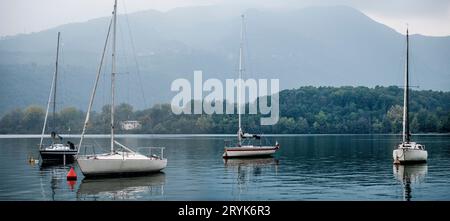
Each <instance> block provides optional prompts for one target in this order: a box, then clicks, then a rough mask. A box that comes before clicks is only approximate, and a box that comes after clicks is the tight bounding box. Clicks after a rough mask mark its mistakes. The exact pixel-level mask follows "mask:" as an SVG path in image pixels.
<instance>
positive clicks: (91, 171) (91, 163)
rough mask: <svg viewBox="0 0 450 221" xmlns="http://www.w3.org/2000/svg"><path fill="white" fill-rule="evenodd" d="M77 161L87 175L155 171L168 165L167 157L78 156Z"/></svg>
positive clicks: (113, 174) (114, 174)
mask: <svg viewBox="0 0 450 221" xmlns="http://www.w3.org/2000/svg"><path fill="white" fill-rule="evenodd" d="M77 162H78V165H79V166H80V169H81V172H82V173H83V175H84V176H86V177H91V176H116V175H119V176H120V175H127V174H128V175H129V174H144V173H155V172H159V171H161V170H162V169H164V168H165V167H166V166H167V159H101V160H99V159H96V158H90V159H89V158H78V159H77Z"/></svg>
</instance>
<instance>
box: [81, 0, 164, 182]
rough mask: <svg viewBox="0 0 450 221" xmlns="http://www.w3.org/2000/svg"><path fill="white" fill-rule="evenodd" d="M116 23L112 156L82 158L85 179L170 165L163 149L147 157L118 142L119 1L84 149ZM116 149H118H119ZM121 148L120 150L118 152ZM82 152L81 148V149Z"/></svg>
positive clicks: (113, 71)
mask: <svg viewBox="0 0 450 221" xmlns="http://www.w3.org/2000/svg"><path fill="white" fill-rule="evenodd" d="M111 24H112V28H113V30H112V73H111V142H110V149H111V151H110V152H109V153H104V154H93V155H78V157H77V162H78V165H79V166H80V169H81V171H82V173H83V175H84V176H87V177H89V176H100V175H122V174H136V173H150V172H159V171H161V170H162V169H164V168H165V167H166V166H167V159H165V158H164V156H163V149H164V148H163V147H148V148H159V149H160V155H159V156H158V155H155V154H151V151H150V154H149V155H144V154H141V153H138V152H137V151H135V150H133V149H131V148H129V147H127V146H125V145H123V144H121V143H119V142H117V141H116V140H115V139H114V125H115V123H114V103H115V75H116V74H117V72H116V61H115V58H116V24H117V0H115V2H114V11H113V17H112V19H111V23H110V25H109V29H108V35H107V37H106V42H105V47H104V50H103V55H102V58H101V63H100V66H99V69H98V72H97V77H96V80H95V84H94V88H93V90H92V94H91V98H90V101H89V107H88V112H87V114H86V119H85V122H84V127H83V131H82V134H81V139H80V144H79V147H81V145H82V142H83V138H84V134H85V132H86V127H87V125H88V123H89V117H90V112H91V109H92V104H93V100H94V97H95V93H96V89H97V85H98V81H99V77H100V73H101V67H102V64H103V60H104V56H105V51H106V48H107V44H108V39H109V35H110V33H111ZM116 147H118V148H117V149H116ZM119 148H120V150H118V149H119ZM80 149H81V148H80Z"/></svg>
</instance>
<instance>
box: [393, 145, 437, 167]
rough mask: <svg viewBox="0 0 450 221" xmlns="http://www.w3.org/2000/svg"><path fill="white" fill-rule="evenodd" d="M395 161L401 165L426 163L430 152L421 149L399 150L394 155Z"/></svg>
mask: <svg viewBox="0 0 450 221" xmlns="http://www.w3.org/2000/svg"><path fill="white" fill-rule="evenodd" d="M392 157H393V158H394V161H398V163H400V164H406V163H420V162H426V161H427V158H428V152H427V151H426V150H420V149H410V148H398V149H395V150H394V151H393V153H392Z"/></svg>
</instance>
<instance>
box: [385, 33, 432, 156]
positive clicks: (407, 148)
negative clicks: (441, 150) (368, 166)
mask: <svg viewBox="0 0 450 221" xmlns="http://www.w3.org/2000/svg"><path fill="white" fill-rule="evenodd" d="M402 138H403V141H402V143H400V144H399V145H398V147H397V149H395V150H394V151H393V153H392V157H393V158H394V163H395V164H406V163H423V162H426V161H427V158H428V152H427V151H426V150H425V145H422V144H418V143H416V142H412V141H411V133H410V130H409V34H408V29H406V64H405V88H404V93H403V133H402Z"/></svg>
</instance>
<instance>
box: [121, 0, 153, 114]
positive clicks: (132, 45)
mask: <svg viewBox="0 0 450 221" xmlns="http://www.w3.org/2000/svg"><path fill="white" fill-rule="evenodd" d="M122 5H123V8H124V11H125V19H126V22H127V25H128V34H129V35H130V42H131V50H132V51H133V57H134V62H135V63H136V73H137V75H138V80H139V82H138V84H139V88H140V89H141V93H142V100H143V101H144V109H145V108H147V107H148V106H149V104H148V103H147V101H146V99H145V93H144V87H143V86H142V78H141V72H140V68H139V62H138V60H137V56H136V48H135V46H134V38H133V35H132V33H131V28H130V21H129V19H128V12H127V7H126V5H125V1H123V4H122Z"/></svg>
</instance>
